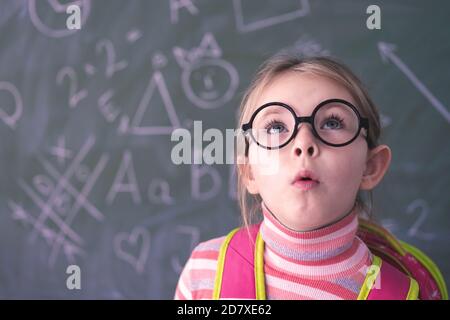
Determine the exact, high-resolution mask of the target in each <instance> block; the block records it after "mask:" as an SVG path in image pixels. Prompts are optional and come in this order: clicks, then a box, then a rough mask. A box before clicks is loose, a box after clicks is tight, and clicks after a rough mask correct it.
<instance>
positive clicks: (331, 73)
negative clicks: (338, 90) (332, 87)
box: [236, 53, 380, 227]
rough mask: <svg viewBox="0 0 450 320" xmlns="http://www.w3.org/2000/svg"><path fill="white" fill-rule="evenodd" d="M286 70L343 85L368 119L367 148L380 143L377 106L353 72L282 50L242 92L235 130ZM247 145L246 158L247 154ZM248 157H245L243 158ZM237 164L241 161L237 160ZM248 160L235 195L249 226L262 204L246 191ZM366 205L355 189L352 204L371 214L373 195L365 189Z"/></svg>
mask: <svg viewBox="0 0 450 320" xmlns="http://www.w3.org/2000/svg"><path fill="white" fill-rule="evenodd" d="M286 71H296V72H303V73H308V74H312V75H317V76H321V77H325V78H328V79H331V80H334V81H336V83H338V84H340V85H342V86H343V87H345V88H346V89H347V90H348V92H349V93H350V95H351V96H352V98H353V99H354V101H355V104H356V108H357V109H358V111H359V112H360V114H361V115H362V116H363V117H367V118H368V119H369V132H368V139H367V141H368V145H369V149H373V148H375V147H376V146H377V145H378V144H379V141H378V140H379V138H380V116H379V114H378V111H377V108H376V107H375V105H374V103H373V102H372V100H371V99H370V97H369V95H368V93H367V90H366V89H365V87H364V86H363V84H362V83H361V81H360V80H359V79H358V78H357V77H356V76H355V75H354V74H353V72H352V71H351V70H350V69H349V68H347V67H346V66H345V65H343V64H342V63H339V62H337V61H336V60H333V59H331V58H328V57H306V58H305V57H301V56H299V55H298V54H296V53H281V54H277V55H275V56H273V57H271V58H269V59H268V60H267V61H266V62H264V63H263V64H262V66H261V67H260V69H259V70H258V72H257V73H256V75H255V77H254V78H253V80H252V82H251V84H250V86H249V87H248V89H247V90H246V91H245V93H244V95H243V98H242V102H241V105H240V108H239V119H238V126H237V128H238V130H239V129H240V128H241V127H242V125H243V124H244V123H246V122H247V121H248V120H249V118H250V117H251V115H252V112H253V111H254V110H255V109H256V107H257V106H255V103H256V100H257V99H258V97H259V96H260V95H261V92H262V90H264V88H265V87H266V86H267V85H268V84H269V83H270V82H271V81H272V80H273V79H274V78H275V77H276V76H277V75H279V74H282V73H284V72H286ZM247 147H248V143H247V146H246V148H245V149H246V152H245V158H247V157H248V154H247ZM238 156H239V155H238ZM245 160H247V159H245ZM239 163H242V161H241V162H239ZM247 166H248V163H247V161H245V164H243V165H237V166H236V168H237V198H238V203H239V207H240V210H241V217H242V224H243V226H245V227H248V226H249V225H250V224H251V223H253V222H254V221H255V220H257V219H256V218H259V219H260V218H261V216H259V217H258V215H257V213H258V212H259V210H260V207H261V200H262V199H261V196H260V195H259V194H257V195H252V194H250V193H249V192H248V191H247V188H246V186H245V184H244V179H245V175H246V174H247V173H248V171H249V170H248V169H246V167H247ZM368 198H369V204H370V205H369V204H368V203H366V202H365V201H364V199H363V194H362V193H361V191H359V192H358V194H357V197H356V200H355V205H356V206H358V209H359V211H360V212H361V211H363V212H365V213H366V214H367V215H368V216H369V217H371V216H372V210H373V195H372V191H369V192H368Z"/></svg>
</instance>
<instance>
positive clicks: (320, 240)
mask: <svg viewBox="0 0 450 320" xmlns="http://www.w3.org/2000/svg"><path fill="white" fill-rule="evenodd" d="M261 207H262V212H263V215H264V220H263V222H262V224H261V228H260V232H261V237H262V239H263V240H264V243H265V246H266V248H267V249H268V250H266V254H268V255H269V256H271V257H272V258H273V259H272V260H273V261H274V263H275V264H277V263H278V264H280V267H282V266H283V264H284V265H286V264H289V265H290V267H291V269H292V268H295V266H296V265H298V266H301V265H303V266H325V265H333V266H336V268H337V269H335V270H334V272H337V273H341V272H346V271H350V269H352V270H353V271H356V270H357V269H358V268H360V267H361V266H362V265H364V263H365V262H367V258H368V253H369V251H368V249H367V247H366V246H365V245H364V243H363V242H362V241H361V240H359V238H357V237H356V232H357V229H358V214H357V210H356V208H353V209H352V211H351V212H350V213H349V214H347V215H346V216H345V217H343V218H341V219H340V220H338V221H336V222H335V223H333V224H330V225H327V226H325V227H322V228H319V229H315V230H312V231H294V230H292V229H289V228H287V227H286V226H284V225H283V224H281V223H280V222H279V221H278V219H277V218H276V217H275V215H274V214H273V213H272V212H271V211H270V210H269V209H268V208H267V206H266V205H265V204H264V202H261ZM334 272H333V273H334Z"/></svg>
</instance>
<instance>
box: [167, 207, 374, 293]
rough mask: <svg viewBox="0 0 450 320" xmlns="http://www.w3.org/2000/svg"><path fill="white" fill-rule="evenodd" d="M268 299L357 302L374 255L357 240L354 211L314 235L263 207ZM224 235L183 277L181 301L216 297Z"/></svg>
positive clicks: (203, 247)
mask: <svg viewBox="0 0 450 320" xmlns="http://www.w3.org/2000/svg"><path fill="white" fill-rule="evenodd" d="M261 211H262V213H263V217H264V220H263V222H262V223H261V229H260V232H261V237H262V238H263V240H264V243H265V247H264V272H265V282H266V296H267V298H268V299H356V298H357V297H358V294H359V291H360V288H361V286H362V283H363V282H364V278H365V276H366V270H367V267H368V266H369V265H370V263H371V260H372V257H371V254H370V252H369V249H368V248H367V246H366V245H365V244H364V243H363V242H362V241H361V240H360V239H359V238H358V237H357V236H356V232H357V229H358V215H357V212H356V209H353V210H352V211H351V212H350V213H349V214H348V215H346V216H345V217H343V218H342V219H340V220H339V221H337V222H335V223H333V224H331V225H328V226H326V227H323V228H320V229H316V230H313V231H306V232H299V231H293V230H291V229H289V228H287V227H286V226H284V225H282V224H281V223H280V222H279V221H278V220H277V218H276V217H275V215H274V214H273V213H271V212H270V210H269V209H268V208H267V207H266V206H265V204H264V203H261ZM224 239H225V237H220V238H215V239H212V240H209V241H205V242H202V243H200V244H199V245H198V246H197V247H196V248H195V249H194V251H193V252H192V254H191V257H190V258H189V260H188V262H187V263H186V266H185V267H184V269H183V271H182V274H181V276H180V279H179V282H178V286H177V289H176V293H175V298H176V299H211V298H212V291H213V288H214V277H215V274H216V272H215V271H216V268H217V259H218V254H219V249H220V246H221V244H222V243H223V241H224Z"/></svg>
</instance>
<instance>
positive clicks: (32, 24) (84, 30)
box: [0, 0, 450, 299]
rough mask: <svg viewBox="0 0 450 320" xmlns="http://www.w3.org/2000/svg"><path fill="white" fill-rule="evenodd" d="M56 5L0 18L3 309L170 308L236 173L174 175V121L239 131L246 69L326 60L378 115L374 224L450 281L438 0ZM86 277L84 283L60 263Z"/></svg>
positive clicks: (442, 27) (177, 169) (181, 169)
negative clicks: (339, 67)
mask: <svg viewBox="0 0 450 320" xmlns="http://www.w3.org/2000/svg"><path fill="white" fill-rule="evenodd" d="M77 3H78V5H79V7H80V12H81V29H79V30H70V29H68V28H67V25H66V21H67V18H68V13H66V8H67V7H68V5H70V4H73V3H72V2H70V1H62V0H39V1H38V0H29V1H27V0H21V1H16V0H2V1H1V9H0V48H1V50H0V169H1V174H0V188H1V189H0V298H69V299H70V298H107V299H120V298H149V299H170V298H172V297H173V295H174V291H175V286H176V283H177V280H178V277H179V274H180V272H181V269H182V267H183V265H184V263H185V262H186V260H187V258H188V257H189V254H190V252H191V250H192V248H193V247H194V246H195V245H196V244H197V243H199V242H201V241H204V240H207V239H210V238H214V237H218V236H222V235H224V234H226V233H227V232H228V231H229V230H231V229H232V228H233V227H235V226H237V225H238V223H239V210H238V207H237V202H236V195H235V192H236V187H235V184H236V177H235V176H234V174H233V172H234V169H233V166H232V165H229V164H215V165H205V164H202V165H176V164H174V163H172V162H171V160H170V155H171V150H172V147H173V146H174V142H172V141H171V140H170V135H171V132H172V131H173V130H174V128H178V127H182V128H187V129H189V130H191V129H192V126H193V122H194V121H196V120H201V121H202V125H203V129H204V130H206V129H207V128H217V129H219V130H221V131H222V132H225V130H226V129H232V128H234V126H235V119H236V113H237V110H238V105H239V102H240V98H241V96H242V93H243V91H244V90H245V88H246V87H247V86H248V85H249V82H250V80H251V78H252V76H253V74H254V72H255V71H256V69H257V67H258V66H259V65H260V64H261V63H262V62H263V61H264V60H265V59H266V58H268V57H269V56H271V55H273V54H274V53H276V52H278V51H280V50H282V49H288V48H291V49H293V48H295V49H296V50H297V51H299V52H301V53H302V54H304V55H306V56H307V55H316V54H317V55H331V56H333V57H336V58H338V59H339V60H341V61H343V62H345V63H346V64H347V65H348V66H349V67H350V68H351V69H352V70H354V72H355V73H356V74H357V75H358V76H360V78H361V79H362V80H363V82H364V83H365V84H366V85H367V87H368V89H369V92H370V94H371V96H372V98H373V100H374V101H375V103H376V104H377V105H378V107H379V110H380V113H381V118H382V125H383V134H382V142H383V143H386V144H388V145H389V146H390V147H391V149H392V151H393V159H392V164H391V167H390V169H389V171H388V173H387V175H386V177H385V179H384V180H383V182H382V183H381V184H380V186H379V187H377V189H376V190H375V191H374V201H375V207H374V209H375V213H374V214H375V217H376V219H378V220H379V221H380V222H381V223H382V224H383V225H385V226H386V227H387V228H389V229H390V230H392V232H394V233H395V234H396V235H397V236H398V237H399V238H401V239H403V240H405V241H408V242H410V243H412V244H414V245H416V246H418V247H419V248H421V249H422V250H423V251H425V252H426V253H428V254H429V255H430V257H431V258H433V259H434V261H436V262H437V264H438V265H439V266H440V268H441V270H442V272H443V274H444V277H445V278H446V280H447V282H448V281H449V280H450V259H449V258H448V257H449V253H450V251H449V244H450V215H449V213H450V197H449V190H450V179H449V172H450V147H449V142H448V140H449V137H450V116H449V112H450V91H449V90H448V88H447V87H448V85H447V81H449V80H450V79H449V74H450V72H449V71H450V59H449V57H450V42H449V41H448V39H449V36H450V32H449V24H448V14H449V12H450V5H449V4H448V2H447V1H444V0H441V1H419V0H415V1H406V0H403V1H378V2H377V5H378V6H379V7H380V9H381V29H374V30H371V29H369V28H367V26H366V20H367V18H368V16H369V14H367V13H366V10H367V7H368V6H369V5H371V4H373V3H372V1H365V0H364V1H350V0H342V1H319V0H314V1H313V0H309V1H308V0H270V1H259V0H233V1H231V0H230V1H207V0H190V1H189V0H185V1H181V0H170V1H138V0H133V1H118V0H117V1H116V0H114V1H113V0H81V1H78V2H77ZM72 264H76V265H78V266H79V267H80V270H81V286H82V287H81V290H69V289H68V288H67V286H66V279H67V277H68V275H67V274H66V269H67V267H68V266H69V265H72Z"/></svg>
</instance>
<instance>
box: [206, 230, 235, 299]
mask: <svg viewBox="0 0 450 320" xmlns="http://www.w3.org/2000/svg"><path fill="white" fill-rule="evenodd" d="M238 230H239V228H236V229H234V230H233V231H231V232H230V233H229V234H228V235H227V237H226V238H225V240H224V242H223V243H222V245H221V246H220V250H219V258H218V259H217V271H216V279H215V281H214V290H213V296H212V298H213V300H219V298H220V290H221V289H222V276H223V267H224V265H225V254H226V252H227V248H228V245H229V244H230V241H231V239H232V238H233V236H234V234H235V233H236V232H237V231H238Z"/></svg>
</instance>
